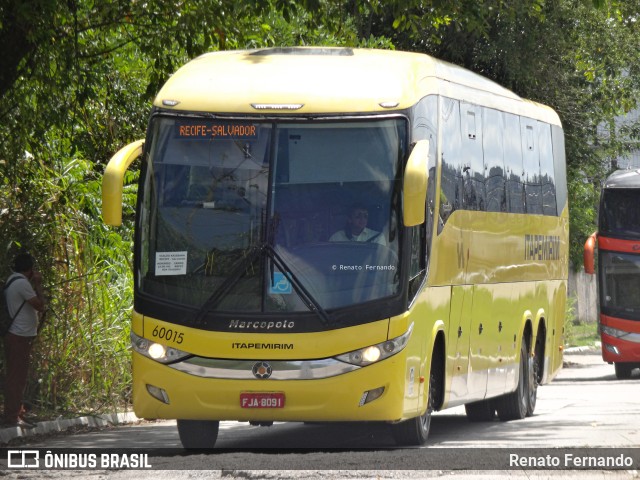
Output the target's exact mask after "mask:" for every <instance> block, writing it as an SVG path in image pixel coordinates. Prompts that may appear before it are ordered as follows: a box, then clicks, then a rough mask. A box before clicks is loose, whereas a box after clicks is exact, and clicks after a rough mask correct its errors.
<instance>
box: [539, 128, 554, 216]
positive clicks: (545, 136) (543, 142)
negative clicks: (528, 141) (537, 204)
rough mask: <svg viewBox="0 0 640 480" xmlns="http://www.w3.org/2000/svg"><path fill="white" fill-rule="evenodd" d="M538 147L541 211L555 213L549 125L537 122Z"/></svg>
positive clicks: (549, 213)
mask: <svg viewBox="0 0 640 480" xmlns="http://www.w3.org/2000/svg"><path fill="white" fill-rule="evenodd" d="M538 147H539V149H540V177H541V178H540V180H541V184H542V213H543V214H545V215H557V212H558V208H557V205H556V185H555V178H554V177H555V171H554V165H553V147H552V144H551V126H550V125H548V124H545V123H542V122H538Z"/></svg>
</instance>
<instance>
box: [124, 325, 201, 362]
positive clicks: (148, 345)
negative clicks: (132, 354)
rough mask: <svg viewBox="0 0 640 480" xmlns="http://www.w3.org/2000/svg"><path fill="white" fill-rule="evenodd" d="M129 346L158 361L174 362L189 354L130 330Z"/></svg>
mask: <svg viewBox="0 0 640 480" xmlns="http://www.w3.org/2000/svg"><path fill="white" fill-rule="evenodd" d="M131 346H132V347H133V349H134V350H135V351H136V352H138V353H140V354H141V355H144V356H145V357H148V358H151V359H152V360H155V361H156V362H160V363H172V362H176V361H178V360H182V359H183V358H185V357H188V356H190V355H191V354H190V353H187V352H183V351H182V350H178V349H177V348H173V347H167V346H166V345H163V344H161V343H157V342H152V341H151V340H147V339H146V338H142V337H140V336H138V335H136V334H135V333H133V332H131Z"/></svg>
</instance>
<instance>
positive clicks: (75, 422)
mask: <svg viewBox="0 0 640 480" xmlns="http://www.w3.org/2000/svg"><path fill="white" fill-rule="evenodd" d="M138 420H139V419H138V417H136V416H135V415H134V414H133V412H127V413H111V414H106V415H92V416H85V417H77V418H60V419H57V420H47V421H43V422H38V423H37V424H36V427H35V428H29V429H23V428H20V427H9V428H2V429H0V446H5V445H6V444H7V443H9V442H10V441H11V440H13V439H14V438H18V437H31V436H34V435H46V434H48V433H53V432H64V431H65V430H69V429H71V428H73V427H108V426H112V425H121V424H125V423H134V422H136V421H138Z"/></svg>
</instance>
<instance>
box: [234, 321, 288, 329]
mask: <svg viewBox="0 0 640 480" xmlns="http://www.w3.org/2000/svg"><path fill="white" fill-rule="evenodd" d="M295 326H296V322H294V321H293V320H281V321H277V322H275V321H271V320H253V321H251V320H249V321H246V320H231V321H230V322H229V327H228V328H229V330H291V329H293V328H295Z"/></svg>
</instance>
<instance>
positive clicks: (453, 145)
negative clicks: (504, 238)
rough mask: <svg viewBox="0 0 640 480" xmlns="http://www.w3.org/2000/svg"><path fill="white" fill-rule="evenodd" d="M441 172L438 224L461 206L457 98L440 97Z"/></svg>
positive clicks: (461, 190)
mask: <svg viewBox="0 0 640 480" xmlns="http://www.w3.org/2000/svg"><path fill="white" fill-rule="evenodd" d="M440 111H441V119H440V121H441V125H442V127H441V128H442V173H441V184H440V225H439V226H438V233H440V231H441V229H442V226H443V225H444V224H445V223H446V222H447V219H448V218H449V216H450V215H451V214H452V213H453V212H454V211H455V210H457V209H459V208H462V192H463V185H462V142H461V141H460V140H461V139H460V136H461V135H460V133H461V126H460V107H459V103H458V101H457V100H451V99H449V98H444V97H441V108H440Z"/></svg>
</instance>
